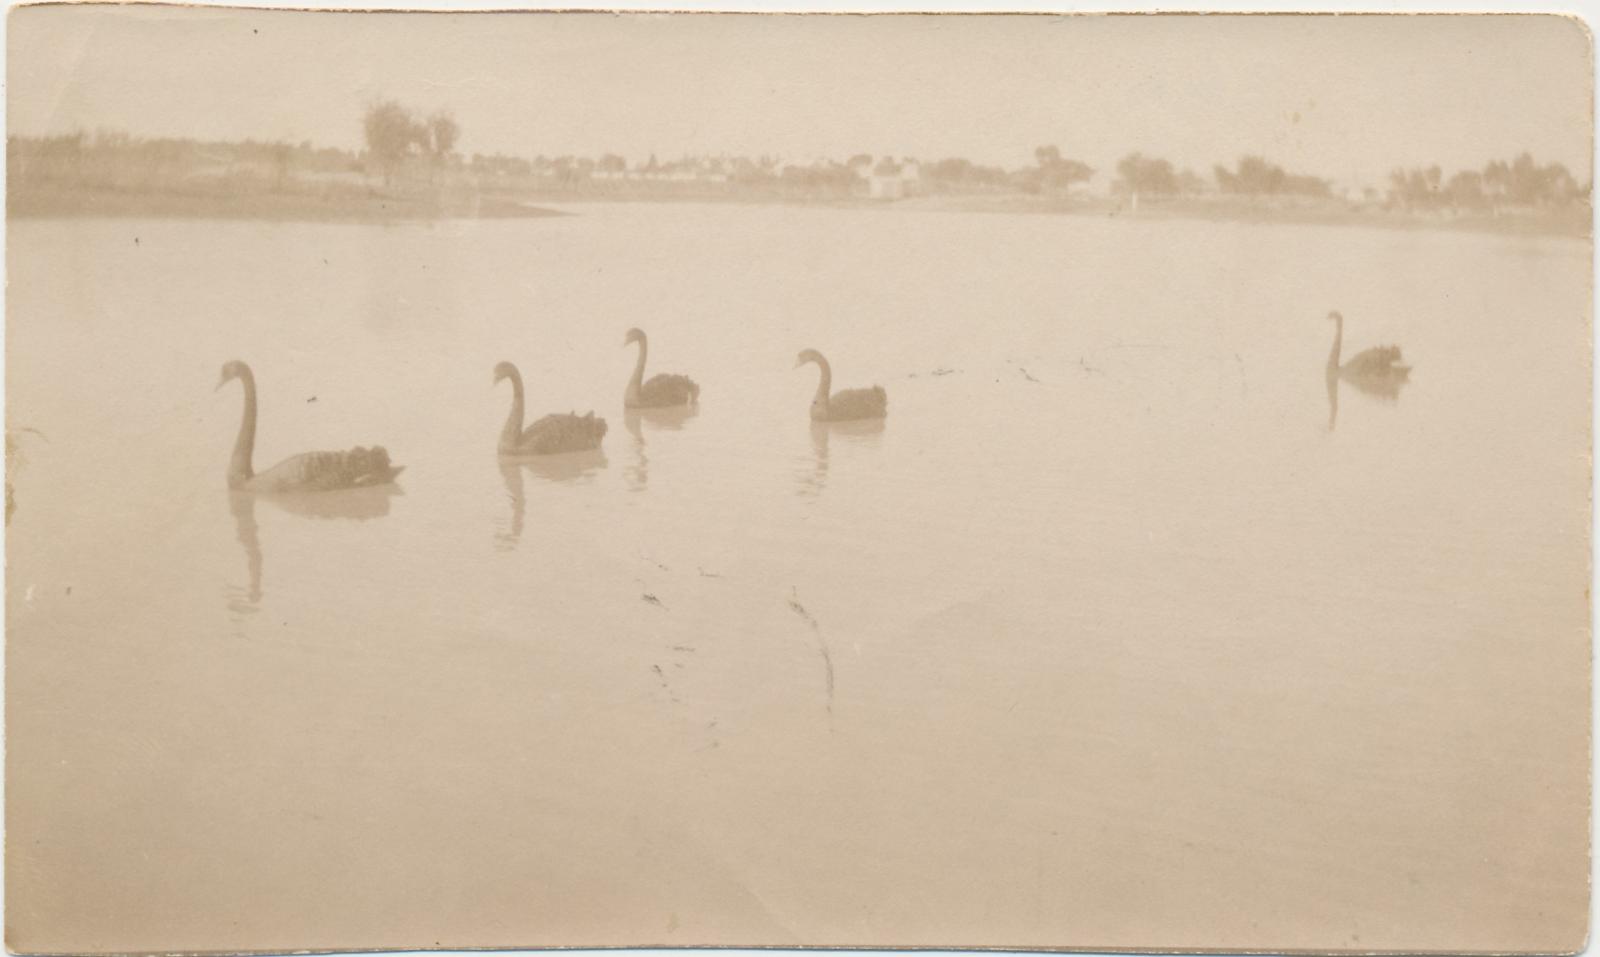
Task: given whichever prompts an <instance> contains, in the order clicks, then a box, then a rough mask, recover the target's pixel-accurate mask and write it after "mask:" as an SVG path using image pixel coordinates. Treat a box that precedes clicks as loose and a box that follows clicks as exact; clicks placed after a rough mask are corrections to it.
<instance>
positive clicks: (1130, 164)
mask: <svg viewBox="0 0 1600 957" xmlns="http://www.w3.org/2000/svg"><path fill="white" fill-rule="evenodd" d="M1117 174H1118V176H1120V177H1121V179H1120V180H1119V183H1118V186H1119V187H1120V189H1121V190H1122V191H1123V192H1125V193H1128V194H1130V195H1132V196H1133V197H1135V200H1134V201H1135V202H1136V203H1137V202H1138V199H1137V197H1139V196H1142V195H1143V196H1171V195H1172V194H1173V193H1176V192H1177V191H1178V177H1177V174H1176V173H1174V172H1173V170H1172V164H1171V163H1169V162H1168V161H1166V160H1164V159H1150V158H1149V157H1146V156H1144V155H1143V154H1140V153H1129V154H1128V155H1127V156H1124V157H1123V158H1122V159H1121V160H1119V161H1118V162H1117Z"/></svg>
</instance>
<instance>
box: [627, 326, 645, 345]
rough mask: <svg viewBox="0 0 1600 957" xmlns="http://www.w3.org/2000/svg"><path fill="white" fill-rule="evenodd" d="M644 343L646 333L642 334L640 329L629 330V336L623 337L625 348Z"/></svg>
mask: <svg viewBox="0 0 1600 957" xmlns="http://www.w3.org/2000/svg"><path fill="white" fill-rule="evenodd" d="M643 341H644V333H643V332H641V331H640V330H638V329H629V330H628V332H627V334H626V335H624V336H623V337H622V344H623V345H624V346H631V345H633V344H634V343H635V342H643Z"/></svg>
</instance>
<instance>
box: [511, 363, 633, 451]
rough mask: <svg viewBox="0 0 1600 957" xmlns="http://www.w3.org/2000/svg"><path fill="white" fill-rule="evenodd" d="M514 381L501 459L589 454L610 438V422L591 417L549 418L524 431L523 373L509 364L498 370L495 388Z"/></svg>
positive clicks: (558, 416) (590, 414) (590, 415)
mask: <svg viewBox="0 0 1600 957" xmlns="http://www.w3.org/2000/svg"><path fill="white" fill-rule="evenodd" d="M501 379H510V380H511V413H510V414H509V415H507V416H506V424H505V427H504V428H502V429H501V430H500V454H501V455H555V454H557V453H560V452H587V451H590V450H593V449H598V448H599V447H600V440H601V439H603V438H605V435H606V420H605V419H597V418H595V415H594V413H593V412H590V413H589V414H588V415H575V414H572V413H568V414H566V415H559V414H558V415H547V416H545V417H543V418H541V419H539V420H538V421H537V422H535V423H533V424H532V425H530V426H528V427H527V428H526V429H524V428H523V427H522V373H520V372H518V371H517V367H516V366H514V365H512V364H511V363H509V362H502V363H500V364H499V365H497V366H495V367H494V381H495V385H499V384H500V380H501Z"/></svg>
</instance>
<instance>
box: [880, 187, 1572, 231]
mask: <svg viewBox="0 0 1600 957" xmlns="http://www.w3.org/2000/svg"><path fill="white" fill-rule="evenodd" d="M897 205H900V206H902V207H904V208H906V209H922V210H928V211H937V212H971V213H1027V214H1030V215H1057V216H1098V217H1104V218H1108V219H1130V220H1168V219H1194V220H1206V221H1209V222H1231V223H1242V224H1273V225H1284V224H1288V225H1307V226H1370V227H1373V228H1377V229H1402V230H1438V231H1447V232H1476V233H1495V234H1499V235H1508V236H1549V237H1556V238H1565V239H1583V240H1588V239H1590V238H1591V236H1592V225H1593V216H1592V213H1591V212H1590V211H1589V209H1588V207H1583V208H1582V209H1571V210H1560V211H1551V212H1510V213H1506V214H1503V215H1500V216H1495V215H1492V214H1489V213H1470V212H1469V213H1461V214H1458V215H1447V214H1429V213H1422V212H1404V211H1387V210H1382V209H1366V210H1362V209H1351V208H1348V207H1344V208H1341V207H1340V206H1338V205H1336V204H1330V203H1314V204H1305V205H1279V206H1274V205H1269V204H1266V203H1259V202H1255V203H1253V202H1251V201H1250V200H1247V199H1239V200H1227V199H1222V200H1217V199H1169V200H1156V201H1152V202H1147V203H1145V204H1144V205H1143V206H1142V207H1141V208H1139V209H1137V210H1135V209H1132V208H1129V207H1128V206H1125V205H1124V204H1122V203H1120V202H1117V201H1115V200H1110V199H1104V198H1098V197H1097V198H1094V199H1072V200H1067V199H1050V198H1044V197H1038V196H1026V195H1022V196H1018V195H1015V194H1010V195H994V196H985V195H971V196H927V197H920V198H916V199H907V200H901V201H900V202H899V203H898V204H897Z"/></svg>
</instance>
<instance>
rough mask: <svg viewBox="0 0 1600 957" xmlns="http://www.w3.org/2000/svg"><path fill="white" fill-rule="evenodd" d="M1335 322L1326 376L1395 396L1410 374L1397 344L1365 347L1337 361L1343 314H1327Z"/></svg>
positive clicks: (1367, 389) (1357, 386)
mask: <svg viewBox="0 0 1600 957" xmlns="http://www.w3.org/2000/svg"><path fill="white" fill-rule="evenodd" d="M1328 318H1329V319H1330V320H1332V321H1333V323H1334V333H1333V350H1332V351H1331V352H1329V353H1328V376H1329V377H1330V378H1334V377H1337V378H1340V379H1344V380H1345V381H1346V382H1349V383H1350V384H1351V385H1354V386H1355V387H1356V388H1358V389H1360V390H1361V391H1363V392H1368V393H1371V394H1373V395H1380V396H1385V397H1388V398H1395V397H1396V396H1398V395H1399V394H1400V387H1401V386H1402V385H1404V384H1405V383H1406V382H1407V381H1408V379H1409V378H1410V375H1411V367H1410V366H1409V365H1406V364H1405V358H1404V357H1403V356H1402V355H1401V354H1400V347H1399V346H1377V347H1375V348H1372V349H1366V350H1364V351H1362V352H1358V353H1356V354H1355V355H1353V356H1351V357H1350V358H1349V359H1348V360H1346V361H1344V362H1342V363H1341V362H1340V361H1339V360H1340V354H1339V351H1340V349H1341V348H1342V346H1343V345H1344V316H1343V315H1341V314H1340V313H1338V312H1330V313H1328Z"/></svg>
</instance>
